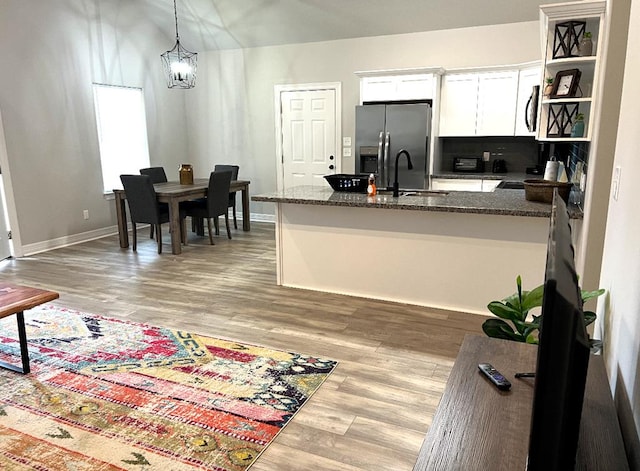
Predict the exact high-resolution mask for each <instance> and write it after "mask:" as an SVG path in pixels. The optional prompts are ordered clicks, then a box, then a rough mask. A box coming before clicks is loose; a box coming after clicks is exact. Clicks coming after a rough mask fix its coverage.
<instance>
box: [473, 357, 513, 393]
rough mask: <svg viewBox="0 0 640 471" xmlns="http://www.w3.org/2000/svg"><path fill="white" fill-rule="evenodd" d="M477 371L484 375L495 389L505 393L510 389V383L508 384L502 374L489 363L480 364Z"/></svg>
mask: <svg viewBox="0 0 640 471" xmlns="http://www.w3.org/2000/svg"><path fill="white" fill-rule="evenodd" d="M478 369H479V370H480V371H481V372H482V374H484V375H485V376H486V377H487V378H489V379H490V380H491V382H492V383H493V384H494V385H495V386H496V388H498V389H500V390H502V391H507V390H508V389H509V388H511V383H510V382H509V380H507V378H505V377H504V376H502V374H501V373H500V372H499V371H498V370H496V369H495V368H494V367H493V366H491V365H490V364H489V363H480V364H479V365H478Z"/></svg>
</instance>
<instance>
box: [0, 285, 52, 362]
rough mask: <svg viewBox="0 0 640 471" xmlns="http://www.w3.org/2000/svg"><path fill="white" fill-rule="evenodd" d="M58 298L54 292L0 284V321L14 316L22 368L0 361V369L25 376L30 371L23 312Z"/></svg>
mask: <svg viewBox="0 0 640 471" xmlns="http://www.w3.org/2000/svg"><path fill="white" fill-rule="evenodd" d="M59 297H60V295H59V294H58V293H56V292H54V291H47V290H44V289H38V288H31V287H30V286H19V285H13V284H11V283H3V282H0V319H2V318H3V317H8V316H10V315H12V314H15V315H16V319H17V321H18V339H19V340H20V357H21V358H22V367H20V366H16V365H12V364H11V363H6V362H4V361H0V367H2V368H7V369H9V370H12V371H16V372H18V373H22V374H27V373H29V372H30V371H31V367H30V366H29V350H28V349H27V332H26V330H25V328H24V311H25V310H26V309H31V308H33V307H36V306H39V305H40V304H43V303H47V302H49V301H53V300H54V299H58V298H59Z"/></svg>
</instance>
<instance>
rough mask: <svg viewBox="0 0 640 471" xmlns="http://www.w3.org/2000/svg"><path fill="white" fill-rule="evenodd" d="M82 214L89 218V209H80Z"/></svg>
mask: <svg viewBox="0 0 640 471" xmlns="http://www.w3.org/2000/svg"><path fill="white" fill-rule="evenodd" d="M82 216H83V217H84V218H85V219H89V210H88V209H85V210H84V211H82Z"/></svg>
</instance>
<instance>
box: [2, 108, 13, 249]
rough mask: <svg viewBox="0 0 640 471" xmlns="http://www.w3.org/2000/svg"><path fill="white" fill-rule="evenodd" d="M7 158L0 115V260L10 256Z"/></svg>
mask: <svg viewBox="0 0 640 471" xmlns="http://www.w3.org/2000/svg"><path fill="white" fill-rule="evenodd" d="M8 168H9V162H8V157H7V146H6V142H5V140H4V125H3V124H2V114H1V113H0V260H4V259H5V258H9V257H10V256H11V241H10V240H9V225H8V220H9V218H8V207H7V197H6V191H7V186H8V187H9V189H10V188H11V179H10V176H9V172H8V171H7V170H8Z"/></svg>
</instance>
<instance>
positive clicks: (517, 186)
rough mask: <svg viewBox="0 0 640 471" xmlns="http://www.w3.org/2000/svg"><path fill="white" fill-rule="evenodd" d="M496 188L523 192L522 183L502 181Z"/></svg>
mask: <svg viewBox="0 0 640 471" xmlns="http://www.w3.org/2000/svg"><path fill="white" fill-rule="evenodd" d="M496 188H502V189H504V190H524V182H513V181H507V180H503V181H501V182H500V183H499V184H498V186H497V187H496Z"/></svg>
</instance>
